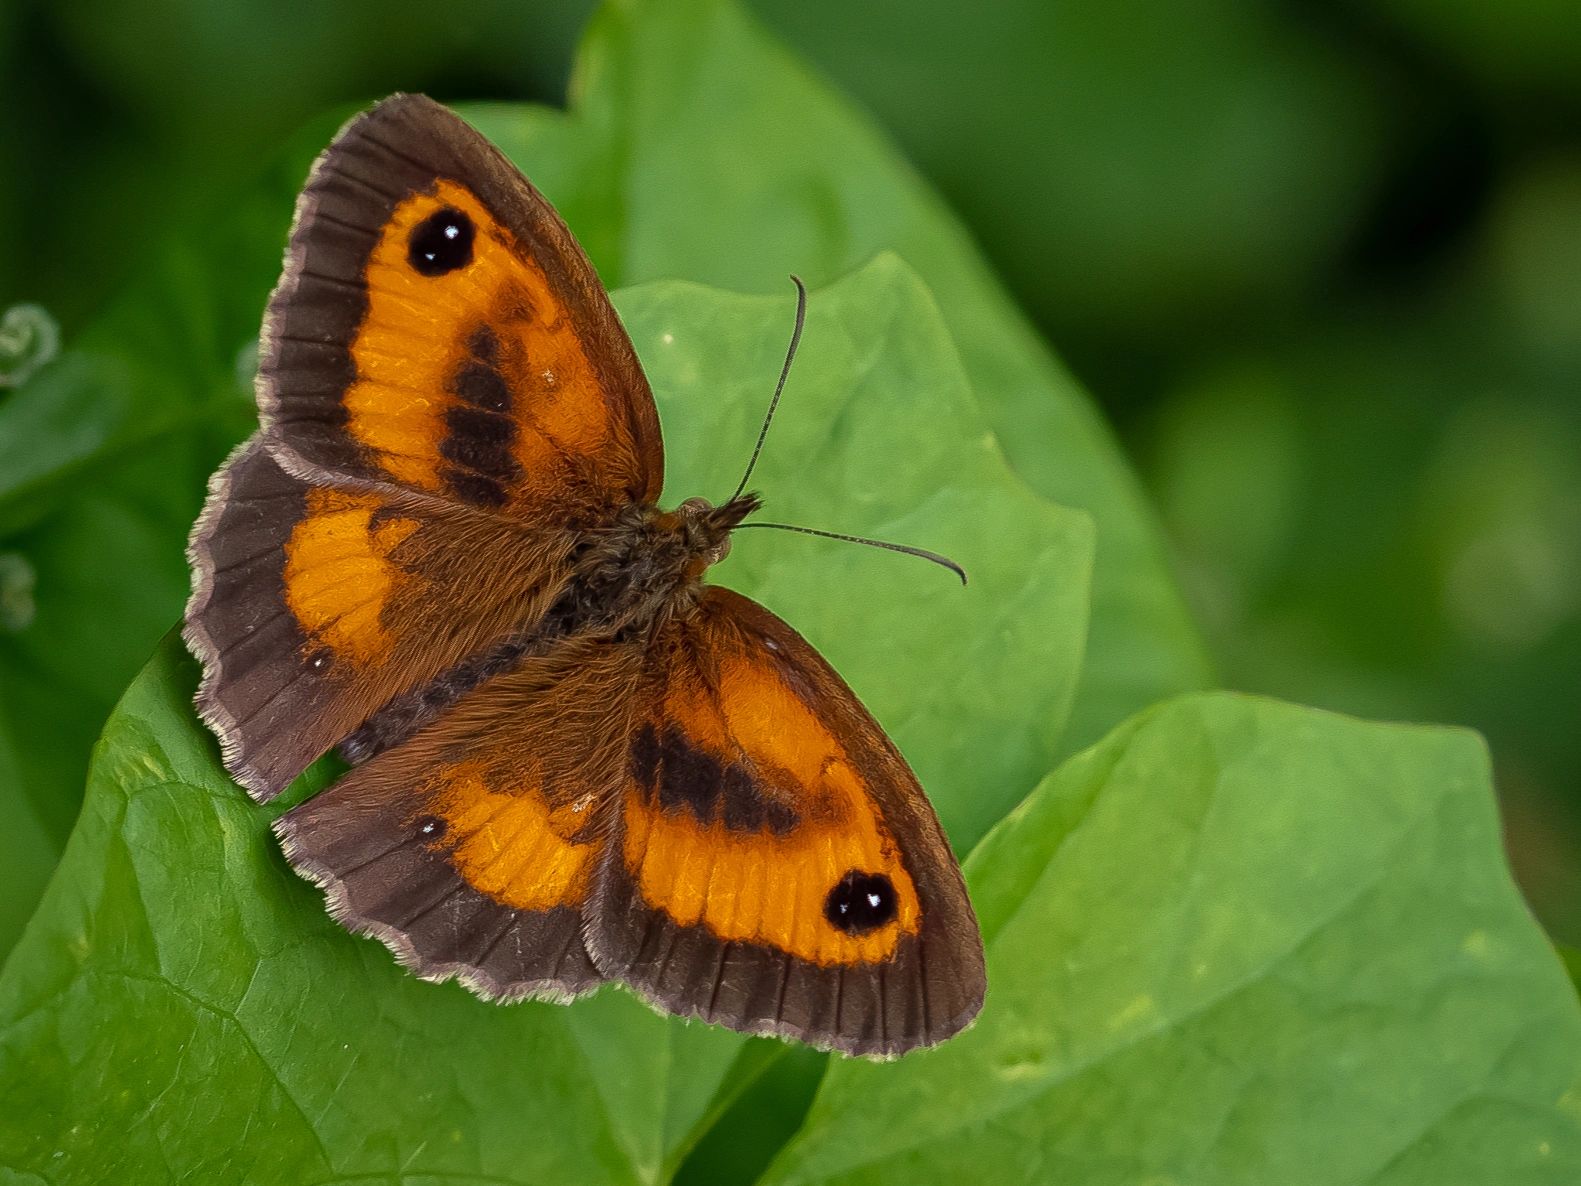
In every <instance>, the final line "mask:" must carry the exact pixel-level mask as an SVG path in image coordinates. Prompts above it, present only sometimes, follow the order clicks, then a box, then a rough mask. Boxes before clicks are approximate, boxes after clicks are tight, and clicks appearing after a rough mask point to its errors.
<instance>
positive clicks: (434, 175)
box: [259, 95, 664, 523]
mask: <svg viewBox="0 0 1581 1186" xmlns="http://www.w3.org/2000/svg"><path fill="white" fill-rule="evenodd" d="M259 400H260V404H261V406H262V411H263V420H264V426H265V428H266V430H267V431H268V433H269V440H270V441H271V442H272V447H275V448H277V449H278V450H279V451H280V452H281V454H282V457H283V458H284V460H285V462H286V464H287V465H288V466H289V467H291V468H293V469H303V468H304V467H311V468H313V469H315V470H318V471H321V472H323V473H325V474H332V475H341V476H351V477H356V478H361V479H367V480H375V481H381V482H393V483H397V484H400V485H402V486H406V487H409V488H412V489H416V490H421V491H423V492H425V493H428V494H432V495H435V496H438V497H441V498H447V499H451V500H454V501H458V502H462V503H466V504H469V505H472V506H477V507H483V508H486V509H490V510H498V511H502V512H504V513H507V514H510V515H513V516H515V517H518V518H523V519H526V520H528V521H529V522H535V523H537V522H544V521H555V522H560V521H564V520H566V519H582V520H586V519H587V518H588V516H589V515H590V514H592V513H595V512H597V511H599V510H607V509H608V508H610V507H618V506H619V505H623V504H625V503H629V502H633V501H636V502H651V501H652V500H654V499H655V498H657V497H658V493H659V488H660V486H661V485H662V484H663V469H664V465H663V451H662V444H661V440H660V436H659V425H658V415H657V412H656V411H655V409H654V406H653V397H652V394H651V393H650V391H649V389H648V384H647V380H646V379H645V378H644V376H643V373H642V368H641V366H640V365H639V364H638V362H637V357H636V354H635V352H634V351H633V350H632V348H631V342H630V340H629V339H628V338H627V336H626V332H625V330H624V329H623V328H622V327H621V325H620V321H619V319H618V318H617V317H616V316H615V313H614V310H613V309H612V308H611V307H610V304H609V299H608V297H607V296H606V295H605V294H604V290H603V287H602V286H601V285H600V284H599V281H598V277H597V274H596V273H595V272H594V270H593V267H592V265H591V264H590V263H589V262H588V259H587V257H586V255H585V254H584V253H583V251H582V249H581V248H580V247H579V246H578V245H577V243H576V240H575V239H573V238H572V237H571V233H570V231H568V230H567V229H566V227H565V224H564V223H563V222H561V220H560V217H559V216H558V215H557V214H556V213H555V211H554V209H553V208H552V207H551V206H550V205H549V203H548V202H547V201H545V200H544V198H543V196H542V195H541V194H539V193H538V191H537V190H535V189H533V188H532V186H531V185H529V184H528V182H527V181H526V180H525V179H524V178H523V177H522V175H521V174H520V172H518V171H517V170H516V168H515V167H514V166H512V165H511V164H510V162H509V161H507V160H506V159H505V158H504V156H502V155H501V154H500V152H499V151H498V150H497V149H495V148H494V147H493V145H491V144H489V143H488V141H486V140H484V139H483V137H481V136H480V135H478V134H477V132H475V131H473V130H472V128H471V127H470V126H469V125H467V124H466V123H464V122H463V121H462V120H461V119H459V118H458V117H457V116H456V115H455V114H453V113H452V112H450V111H448V110H446V109H445V108H444V107H441V106H440V105H439V104H437V103H434V102H432V101H431V100H429V99H426V98H424V97H422V96H420V95H399V96H396V97H394V98H391V99H387V100H386V101H385V102H383V103H381V104H379V105H378V106H377V107H375V108H374V109H373V110H372V111H370V112H368V113H366V114H365V115H362V116H360V117H358V118H357V119H355V120H353V121H352V122H351V123H350V124H348V125H347V126H346V128H345V129H343V130H342V132H341V133H340V135H339V136H338V137H337V138H336V140H335V142H334V144H332V145H331V146H330V148H329V149H328V150H327V151H326V152H325V153H324V155H323V156H322V157H321V158H320V159H319V161H318V163H317V164H316V165H315V166H314V169H313V173H312V176H311V177H310V178H309V180H308V184H307V187H306V189H305V190H304V191H303V193H302V197H301V199H300V200H299V202H298V205H297V217H296V223H295V226H294V227H293V229H292V233H291V243H290V247H289V249H288V251H287V255H286V269H285V273H284V275H283V276H282V278H281V282H280V285H279V287H278V288H277V289H276V291H275V293H274V296H273V297H272V298H271V299H270V303H269V311H268V314H267V316H266V318H265V323H264V335H263V348H262V351H261V356H260V362H259Z"/></svg>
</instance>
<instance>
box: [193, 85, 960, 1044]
mask: <svg viewBox="0 0 1581 1186" xmlns="http://www.w3.org/2000/svg"><path fill="white" fill-rule="evenodd" d="M787 363H788V360H787ZM781 379H782V383H783V375H782V376H781ZM776 395H777V393H776ZM257 396H258V404H259V413H260V424H261V427H260V429H259V431H258V432H257V434H255V435H254V436H253V437H251V438H250V439H249V440H247V441H246V442H244V443H243V444H242V445H241V446H240V447H239V448H238V449H237V450H236V451H235V452H234V453H233V454H232V455H231V457H230V458H229V459H228V460H227V461H226V462H225V464H224V466H223V467H222V468H221V469H220V470H219V471H218V472H217V473H216V474H215V475H214V477H213V479H212V480H211V481H210V484H209V493H208V499H207V502H206V504H205V506H204V509H203V512H202V515H201V517H200V518H199V520H198V522H197V525H196V526H195V527H194V529H193V534H192V538H191V543H190V548H189V554H190V559H191V562H192V568H193V594H192V597H191V600H190V602H189V604H188V606H187V611H186V618H185V628H184V631H183V633H184V636H185V638H186V640H187V643H188V646H189V647H190V649H191V650H192V652H193V653H194V655H195V656H196V657H197V658H198V660H199V661H200V663H201V664H202V667H203V677H202V681H201V683H200V686H199V690H198V694H197V707H198V711H199V714H200V715H201V717H202V719H203V720H204V721H205V722H206V723H207V724H208V726H209V727H210V728H211V729H212V730H213V732H214V733H215V734H216V736H217V737H218V739H219V743H220V748H221V755H222V758H223V761H224V763H225V766H226V768H227V769H228V770H229V771H230V772H231V774H232V775H233V776H234V777H235V778H236V779H237V781H238V782H240V783H241V784H242V785H243V786H244V787H245V788H246V789H247V790H248V791H249V792H250V793H251V794H252V795H253V796H254V797H255V798H256V799H258V800H260V801H266V800H268V799H270V798H272V797H274V796H275V795H277V794H278V793H279V792H280V791H281V790H282V789H283V788H284V787H285V786H286V785H287V783H289V782H290V781H291V780H292V779H293V778H295V777H296V776H297V775H298V774H300V773H301V772H302V771H303V770H304V769H305V768H306V767H307V766H308V765H309V764H310V763H311V762H313V761H314V760H315V759H317V758H318V757H319V756H320V755H322V754H324V753H325V752H327V751H329V750H331V749H333V748H335V747H339V750H340V752H341V754H342V755H343V756H344V757H345V758H346V760H347V761H348V762H349V763H350V764H351V767H350V770H349V772H348V773H346V774H345V775H344V776H343V777H341V778H340V779H339V781H337V782H336V783H334V784H333V785H332V786H330V787H329V788H328V789H326V790H324V791H322V792H320V793H319V794H318V795H316V796H314V797H313V798H310V799H308V800H307V801H305V802H303V803H302V804H301V805H299V806H297V807H295V808H293V809H292V810H290V811H288V812H286V813H285V814H284V815H282V816H281V817H279V819H278V820H277V821H276V824H275V830H276V832H277V833H278V835H279V838H280V841H281V843H282V847H283V849H284V852H285V855H286V858H287V859H288V860H289V862H290V863H291V865H292V866H294V868H295V869H296V870H297V871H298V872H300V873H301V874H302V875H304V876H305V877H307V878H309V879H311V880H312V881H314V882H316V883H317V884H318V885H319V886H321V887H322V888H323V889H324V890H325V891H326V896H327V902H328V908H329V910H330V912H331V913H332V914H333V916H334V917H335V918H337V919H338V920H339V921H340V922H341V923H343V924H344V925H345V926H347V927H348V928H349V929H351V930H352V931H355V932H358V933H362V934H367V935H372V936H375V937H377V938H379V939H381V940H383V941H384V943H386V944H387V945H388V946H389V947H390V948H391V949H392V950H393V951H394V952H395V954H396V956H397V957H398V958H399V960H400V961H401V963H403V964H404V965H406V966H407V967H409V968H410V969H411V970H412V971H414V972H415V973H416V974H417V975H419V976H421V977H423V978H425V979H430V980H444V979H448V978H451V977H455V978H457V979H459V980H460V981H461V982H462V983H464V984H465V985H466V986H467V987H469V988H470V989H472V990H473V991H474V992H476V993H478V994H479V995H481V996H483V997H485V998H490V999H502V1000H518V999H522V998H528V997H539V998H550V999H554V1000H562V1001H563V1000H569V999H570V998H573V997H576V996H579V995H581V994H584V993H587V992H590V991H592V990H594V989H596V988H598V987H599V986H600V985H602V984H604V983H606V982H609V981H615V982H619V983H621V984H624V985H625V986H627V987H628V988H629V989H630V990H632V991H633V992H635V993H636V994H637V995H638V996H640V997H642V998H643V999H645V1000H647V1001H648V1002H649V1003H650V1004H652V1005H654V1006H655V1007H657V1008H659V1009H661V1010H666V1011H669V1012H671V1013H675V1014H678V1015H682V1016H688V1017H700V1018H704V1019H706V1020H708V1021H711V1022H717V1023H719V1024H722V1025H726V1026H729V1027H731V1028H734V1029H736V1030H740V1031H742V1032H745V1033H751V1034H774V1035H780V1036H783V1037H789V1038H793V1039H798V1040H801V1041H803V1042H807V1043H810V1044H812V1045H815V1046H819V1047H824V1048H832V1049H836V1050H840V1051H843V1052H846V1053H849V1054H858V1055H871V1056H879V1057H885V1056H893V1055H897V1054H901V1053H904V1052H905V1051H907V1050H909V1049H912V1048H914V1047H919V1046H926V1045H930V1044H933V1043H936V1042H939V1041H941V1040H942V1039H944V1038H946V1037H949V1036H950V1035H952V1034H954V1033H956V1032H957V1031H959V1030H960V1029H962V1028H963V1027H964V1026H965V1025H967V1024H968V1023H969V1022H970V1021H971V1020H972V1019H973V1018H974V1017H975V1016H976V1014H977V1012H978V1010H979V1009H980V1008H981V1005H982V1000H983V995H984V989H985V974H984V965H983V950H982V940H981V937H980V934H979V931H978V927H977V922H976V918H975V916H974V915H973V913H972V907H971V903H970V901H969V900H968V898H967V894H966V889H965V885H964V883H963V880H962V877H961V873H960V869H959V866H958V865H957V863H956V861H955V859H954V857H953V855H952V854H951V851H950V848H949V845H948V842H947V841H946V839H945V836H944V833H943V831H942V829H941V828H940V826H939V822H938V819H937V818H936V816H935V815H934V812H933V809H932V807H931V806H930V805H929V803H928V800H927V798H926V796H925V795H924V794H923V791H922V788H921V786H920V785H919V784H918V782H917V779H916V777H915V775H914V774H913V773H912V772H911V770H910V769H909V767H908V766H907V765H906V762H905V760H904V758H902V756H901V755H900V753H899V751H898V750H897V749H896V748H895V746H894V744H893V743H892V742H891V741H890V740H889V738H888V737H886V736H885V734H884V732H883V731H882V729H881V728H880V727H879V726H878V724H877V723H876V722H875V721H874V720H873V718H872V716H870V715H869V714H868V712H867V711H866V710H865V709H864V708H863V707H862V705H861V703H860V702H859V701H858V700H857V698H856V696H855V695H854V694H853V693H852V692H851V690H850V689H849V688H848V687H847V686H846V684H845V683H844V682H843V681H842V680H841V678H840V676H839V675H838V674H836V672H835V671H834V670H833V668H831V667H830V666H829V664H828V663H826V662H825V661H824V660H823V658H822V657H821V656H820V655H819V654H818V653H817V651H815V650H814V649H813V648H812V647H811V646H810V645H809V644H808V643H807V642H806V641H804V640H803V639H802V638H801V636H800V635H798V634H797V633H796V631H794V630H793V629H791V627H790V626H788V625H786V623H784V622H783V621H781V620H780V619H779V618H777V617H776V616H775V615H774V614H772V613H770V612H769V611H768V610H766V609H764V608H763V607H762V606H761V605H758V604H757V603H755V602H753V601H751V600H749V599H748V598H746V597H744V596H742V595H741V594H739V593H735V592H732V591H730V590H729V589H725V588H722V587H718V586H714V585H709V584H706V583H705V582H704V580H703V575H704V572H705V570H706V569H707V568H708V567H709V566H710V565H712V564H714V563H715V562H717V561H718V560H720V559H721V558H722V557H723V556H724V555H725V553H726V551H727V550H728V549H729V547H730V540H731V532H732V530H734V529H735V528H736V527H738V526H739V525H740V524H741V523H742V521H743V520H745V519H746V518H747V516H749V515H751V514H752V513H753V512H754V511H756V510H757V509H758V506H759V499H758V497H757V496H756V495H754V494H748V493H742V492H741V491H738V492H737V494H736V495H735V496H733V497H732V498H730V499H728V500H727V501H725V502H723V503H721V504H720V505H718V506H713V505H710V504H709V503H708V502H706V501H704V500H702V499H696V498H694V499H689V500H687V501H685V502H683V503H681V504H680V505H679V506H678V507H676V508H675V509H674V510H669V511H665V510H661V509H659V507H658V506H657V500H658V498H659V494H660V488H661V486H662V485H663V478H664V446H663V441H662V439H661V436H660V431H659V419H658V412H657V409H656V407H655V405H654V401H653V395H652V392H651V391H650V389H649V386H648V381H647V379H646V377H645V376H644V374H643V370H642V367H641V365H640V364H639V362H638V359H637V355H636V353H635V351H634V350H633V348H632V345H631V342H630V340H629V339H628V338H627V336H626V332H625V330H624V329H623V327H622V326H621V323H620V321H619V319H618V318H617V317H616V315H615V312H614V309H613V308H612V307H611V305H610V302H609V299H608V296H607V295H606V293H605V291H604V289H603V287H602V285H601V284H600V283H599V280H598V277H597V274H596V273H595V272H594V270H593V266H592V264H591V263H590V262H589V261H588V259H587V256H586V255H585V254H584V253H583V251H582V249H581V247H580V246H579V245H578V244H577V242H576V240H575V239H574V238H573V237H572V235H571V232H570V231H569V230H568V229H567V227H566V225H565V223H564V222H562V221H561V219H560V217H559V216H558V215H557V214H556V212H555V211H554V209H553V208H552V207H551V206H550V205H549V203H548V202H547V200H545V198H544V197H543V196H542V195H541V194H539V193H538V191H537V190H536V189H534V188H533V187H532V185H531V184H530V183H529V182H528V181H527V180H526V178H524V177H523V176H522V174H521V173H520V172H519V171H518V170H517V169H516V168H515V167H514V166H513V165H512V164H511V163H510V162H509V161H508V160H507V159H506V158H505V157H504V156H503V155H502V154H501V153H500V152H499V151H498V150H497V149H495V148H494V147H493V146H492V145H491V144H489V142H488V141H487V140H485V139H484V138H483V137H482V136H481V135H480V134H479V133H477V132H476V131H474V130H473V129H472V128H471V127H470V126H468V125H467V124H466V123H464V122H463V121H462V120H461V119H460V118H459V117H457V116H456V115H455V114H454V113H452V112H450V111H449V110H448V109H446V108H445V107H443V106H441V105H439V104H438V103H435V102H433V101H432V100H430V99H427V98H425V97H423V96H420V95H395V96H392V97H391V98H388V99H386V100H384V101H383V102H381V103H379V104H378V105H377V106H375V107H373V108H372V109H371V110H369V111H367V112H365V113H363V114H362V115H360V116H358V117H357V118H355V119H353V120H352V121H351V122H350V123H348V124H347V125H346V126H345V127H344V128H343V129H342V130H341V131H340V133H339V134H338V136H337V137H336V139H335V140H334V141H333V143H332V144H331V145H330V146H329V148H328V149H327V150H326V151H325V152H324V153H323V155H322V156H321V157H320V158H319V160H318V162H317V163H316V164H315V165H314V167H313V170H312V173H311V175H310V176H309V178H308V181H307V184H306V187H305V189H304V190H303V192H302V194H301V197H300V198H299V200H298V203H297V208H296V218H295V222H294V224H293V227H292V230H291V235H290V241H289V246H288V249H287V252H286V258H285V265H284V271H283V274H282V276H281V279H280V282H279V285H278V287H277V288H276V289H275V291H274V293H273V295H272V296H271V297H270V300H269V305H268V309H267V312H266V314H265V318H264V324H263V332H262V337H261V344H260V352H259V370H258V380H257ZM765 427H766V424H765ZM759 444H760V445H761V437H760V440H759ZM743 485H744V482H743Z"/></svg>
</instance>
